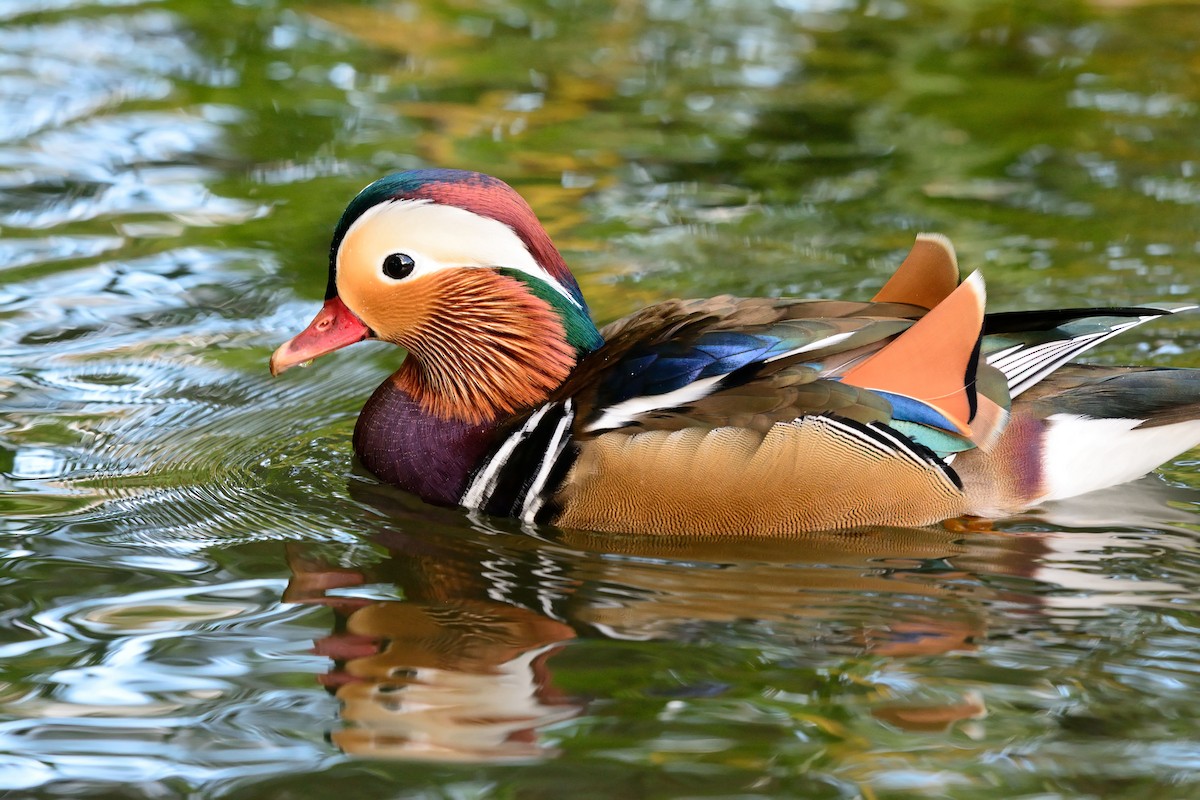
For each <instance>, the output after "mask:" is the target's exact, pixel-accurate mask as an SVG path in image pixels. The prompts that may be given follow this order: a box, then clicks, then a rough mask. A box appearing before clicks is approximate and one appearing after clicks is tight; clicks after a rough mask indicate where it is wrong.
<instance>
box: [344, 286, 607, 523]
mask: <svg viewBox="0 0 1200 800" xmlns="http://www.w3.org/2000/svg"><path fill="white" fill-rule="evenodd" d="M479 272H484V271H482V270H481V271H479ZM486 275H491V280H490V282H489V281H488V279H487V277H486ZM475 277H476V276H470V275H468V280H465V281H464V282H463V285H461V286H459V287H457V289H458V291H456V292H455V293H453V294H447V295H443V296H444V297H449V298H453V300H446V301H444V307H443V308H439V309H438V310H437V313H434V314H431V315H429V317H428V318H427V319H426V321H425V322H424V323H423V324H422V326H421V328H420V330H419V331H417V332H416V333H415V334H414V335H412V336H411V337H406V338H405V340H404V341H401V342H399V344H402V345H403V346H405V347H406V348H407V349H408V351H409V355H408V357H407V358H405V360H404V363H403V364H402V365H401V367H400V369H399V370H397V372H396V373H395V374H393V375H392V376H391V377H390V378H389V379H388V380H386V381H384V383H383V384H382V385H381V386H380V387H379V388H378V389H376V390H375V393H374V394H373V395H372V396H371V399H370V400H369V401H368V402H367V405H366V406H365V407H364V408H363V411H362V414H361V415H360V416H359V419H358V425H357V427H356V428H355V431H354V449H355V452H356V453H357V454H358V456H359V459H360V460H361V461H362V463H363V465H364V466H365V467H366V468H367V469H368V470H370V471H371V472H372V473H373V474H375V475H376V476H377V477H379V478H380V479H382V480H383V481H386V482H387V483H390V484H393V485H395V486H399V487H400V488H402V489H405V490H407V491H410V492H413V493H414V494H416V495H418V496H420V497H421V498H423V499H425V500H427V501H429V502H433V503H440V504H443V505H454V504H457V503H458V501H459V498H460V497H461V496H462V493H463V491H465V489H466V484H467V481H468V479H469V477H470V475H471V473H472V472H473V471H474V470H475V468H476V467H477V466H478V464H479V463H480V461H481V460H482V459H483V458H484V456H485V455H486V454H487V452H488V451H489V450H490V449H491V448H492V447H493V446H494V445H495V443H496V441H497V439H498V438H499V437H500V436H501V435H502V432H503V431H504V430H505V429H506V428H507V427H508V424H509V422H510V421H511V420H512V418H513V417H514V416H515V415H517V414H519V413H520V412H521V411H522V410H524V409H528V408H532V407H535V406H537V405H539V404H541V403H543V402H545V401H546V400H547V399H549V397H550V396H551V394H552V393H553V392H554V390H555V389H557V388H558V387H559V386H560V385H561V384H562V382H563V381H564V380H565V379H566V377H567V376H568V375H569V374H570V373H571V370H572V369H573V368H574V366H575V363H576V361H577V360H578V359H579V358H580V357H581V356H582V355H584V354H586V353H588V352H591V351H592V350H594V349H596V348H597V347H599V346H600V344H601V343H602V342H603V340H602V339H601V337H600V334H599V332H597V331H596V328H595V326H594V325H593V324H592V322H591V320H590V318H588V316H587V314H586V313H584V312H582V310H581V309H579V308H578V307H576V306H574V305H573V304H572V303H571V302H570V301H569V300H567V298H565V297H563V296H562V295H559V294H558V293H557V292H555V291H554V289H553V288H552V287H549V286H547V285H544V284H543V285H541V286H532V287H531V286H530V285H529V284H530V280H525V279H518V278H515V277H512V276H508V275H504V274H502V273H496V272H492V271H490V270H489V271H487V272H486V273H485V275H483V276H479V277H480V278H481V281H480V284H479V285H476V284H475V283H474V279H475ZM532 280H536V279H532ZM538 283H540V282H538ZM484 284H487V285H486V291H481V290H480V286H481V285H484Z"/></svg>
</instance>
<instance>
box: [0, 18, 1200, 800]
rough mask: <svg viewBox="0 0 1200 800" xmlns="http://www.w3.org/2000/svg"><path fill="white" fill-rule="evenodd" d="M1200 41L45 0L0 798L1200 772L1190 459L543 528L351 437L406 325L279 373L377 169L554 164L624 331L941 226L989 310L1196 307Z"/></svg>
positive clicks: (1183, 24) (1052, 787)
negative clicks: (675, 308) (868, 506)
mask: <svg viewBox="0 0 1200 800" xmlns="http://www.w3.org/2000/svg"><path fill="white" fill-rule="evenodd" d="M1198 42H1200V15H1197V14H1196V13H1195V10H1194V9H1193V8H1191V7H1190V6H1188V5H1178V6H1175V5H1168V4H1158V3H1138V2H1119V3H1118V2H1097V3H1092V4H1088V3H1070V2H1063V3H1056V4H1050V5H1048V6H1047V5H1044V4H1043V5H1035V4H1024V5H1022V4H1017V5H1015V6H1014V5H1013V4H1009V3H999V2H997V3H987V2H983V3H958V2H953V0H942V2H921V1H919V0H913V2H870V3H857V2H838V1H837V0H813V1H812V2H803V1H800V2H779V3H775V4H765V3H761V4H758V3H747V4H740V3H725V2H709V3H692V2H676V1H674V0H654V2H649V3H617V4H611V3H591V2H582V1H580V2H576V1H573V0H552V1H551V2H522V0H498V2H493V3H487V4H470V3H442V2H382V1H380V2H361V3H360V2H355V3H349V2H316V3H301V2H291V0H279V1H278V2H268V1H267V0H262V1H261V2H250V1H248V0H247V1H246V2H238V3H228V4H225V3H221V4H217V3H209V2H204V1H203V0H164V2H136V0H129V1H128V2H120V1H119V0H111V1H110V2H101V1H99V0H9V2H7V3H5V4H4V5H3V7H2V8H0V276H2V279H0V537H2V538H0V547H2V551H0V552H2V554H3V557H4V568H3V571H2V572H0V581H3V584H4V596H5V598H6V600H5V602H4V603H3V604H0V614H2V615H3V625H0V665H2V666H0V792H4V791H7V792H8V795H6V796H11V797H14V798H16V797H21V798H24V797H65V796H85V797H100V796H103V797H130V798H135V797H136V798H142V797H145V798H161V797H189V798H193V797H194V798H209V797H211V798H257V797H262V798H287V797H318V796H325V795H328V794H331V793H334V792H342V793H344V794H351V795H353V796H361V797H373V796H380V797H405V798H409V797H430V798H442V797H452V798H473V797H521V798H536V797H546V798H559V797H564V796H570V797H582V798H586V797H597V798H600V797H605V798H607V797H712V798H716V797H722V798H732V797H738V798H748V797H780V798H783V797H818V798H819V797H830V798H843V797H844V798H854V797H864V798H910V797H963V798H968V797H970V798H978V797H995V798H1018V797H1029V798H1035V797H1036V798H1049V797H1071V798H1076V797H1105V798H1109V797H1130V798H1133V797H1146V796H1156V797H1183V796H1192V795H1196V794H1200V786H1198V785H1197V775H1198V774H1200V773H1198V768H1200V728H1198V727H1197V725H1196V723H1195V719H1196V718H1197V717H1200V647H1198V646H1197V641H1198V638H1197V633H1198V629H1200V615H1198V611H1200V600H1198V595H1200V579H1198V578H1197V577H1196V576H1197V572H1198V570H1197V567H1198V563H1197V562H1198V561H1200V551H1198V548H1197V544H1198V540H1197V536H1198V532H1200V462H1198V461H1197V460H1196V453H1191V454H1187V455H1184V456H1182V457H1181V458H1179V459H1177V460H1176V461H1175V462H1173V463H1171V464H1168V465H1166V466H1165V467H1164V469H1163V470H1161V472H1160V474H1157V475H1155V476H1151V477H1149V478H1146V479H1144V480H1142V481H1139V482H1137V483H1135V484H1133V485H1131V486H1128V487H1123V488H1121V489H1119V490H1113V491H1110V492H1105V493H1102V494H1099V495H1096V496H1094V497H1090V498H1087V499H1086V500H1083V501H1080V502H1075V503H1072V504H1069V505H1064V506H1060V507H1057V508H1052V509H1046V510H1043V511H1039V512H1037V513H1035V514H1031V515H1028V516H1026V517H1023V518H1020V519H1015V520H1003V521H996V522H995V523H981V524H978V525H972V526H965V525H949V526H946V527H944V528H941V529H937V530H923V531H916V530H906V529H886V530H876V531H871V532H860V533H857V534H829V535H814V536H811V537H805V538H803V539H799V540H792V541H753V540H746V539H744V538H741V537H738V538H731V539H730V540H728V541H720V542H717V541H704V542H693V543H680V542H673V541H648V540H645V539H639V538H629V537H612V536H596V535H591V534H586V533H583V532H572V531H556V530H552V529H544V530H537V531H528V530H521V529H520V528H519V527H518V526H514V525H512V524H510V523H508V522H506V521H503V520H494V519H488V518H483V517H478V516H468V515H466V514H463V513H461V512H458V511H454V510H445V509H434V508H430V507H427V506H424V505H422V504H421V503H419V502H418V501H416V500H414V499H412V498H408V497H404V496H401V495H399V494H397V493H395V492H393V491H390V490H388V489H387V488H386V487H380V486H378V485H377V484H376V483H375V482H374V481H373V480H371V479H370V478H369V477H367V476H365V475H363V474H361V472H359V471H356V470H355V468H354V467H353V465H352V463H351V458H350V434H351V431H352V428H353V423H354V419H355V417H356V415H357V412H358V409H359V407H360V406H361V404H362V403H363V401H364V400H365V398H366V396H367V395H368V393H369V392H370V390H371V389H372V388H373V387H374V386H375V385H376V384H377V383H378V382H379V381H380V380H382V378H383V377H384V376H385V375H386V374H388V372H389V371H390V370H391V369H393V368H394V367H395V364H396V361H397V357H398V354H397V353H395V352H393V351H392V350H391V349H390V348H388V347H386V346H379V345H362V346H359V347H358V348H355V349H354V350H351V351H348V352H344V353H341V354H338V355H336V356H332V357H329V358H326V359H322V360H321V361H320V362H318V364H317V365H315V366H314V367H313V368H312V369H311V370H308V371H306V372H299V371H297V372H295V373H291V372H289V373H288V375H287V376H285V377H283V378H281V379H278V380H272V379H271V378H270V377H269V376H268V375H267V371H266V359H267V357H268V355H269V354H270V352H271V350H272V349H273V348H274V347H275V346H276V345H277V344H278V343H279V342H280V341H282V340H283V339H285V338H287V337H288V336H290V335H292V334H293V333H295V332H296V331H298V330H299V328H300V327H301V326H302V325H303V324H305V323H306V322H307V321H308V319H310V318H311V316H312V314H313V313H314V311H315V310H316V308H317V304H318V301H319V299H320V296H321V294H322V292H323V290H324V285H325V277H324V272H325V268H326V266H325V263H324V259H325V258H326V254H327V249H328V239H329V235H330V232H331V229H332V226H333V224H334V222H335V221H336V218H337V216H338V215H339V214H340V213H341V209H342V207H343V206H344V204H345V202H346V201H347V200H348V199H349V198H350V197H352V196H353V194H354V193H355V192H356V191H357V190H358V188H359V187H361V186H362V185H363V184H365V183H366V182H368V181H370V180H372V179H373V178H375V177H377V176H378V175H379V174H382V173H383V172H386V171H390V170H395V169H403V168H408V167H415V166H426V165H439V166H450V167H460V168H471V169H479V170H483V171H486V172H491V173H493V174H496V175H498V176H500V177H502V178H504V179H505V180H507V181H509V182H510V183H512V184H513V185H514V186H516V187H517V188H518V189H520V191H521V192H522V193H523V194H524V195H525V196H526V197H527V198H528V199H529V200H530V202H531V203H532V204H533V205H534V207H535V208H536V209H537V211H538V213H539V214H540V215H541V217H542V219H543V220H544V222H545V223H546V226H547V228H548V229H549V230H550V232H551V233H552V235H553V236H554V237H555V239H556V241H557V242H559V244H560V246H561V247H562V249H563V251H564V253H565V255H566V256H567V258H568V260H569V261H570V263H571V264H572V266H573V268H574V270H575V272H576V274H577V275H578V276H579V278H580V282H581V284H582V286H583V288H584V291H585V293H586V294H587V296H588V298H589V301H590V303H591V305H592V309H593V312H594V313H595V315H596V316H597V318H598V319H599V320H600V321H601V322H606V321H609V320H611V319H614V318H616V317H618V316H620V315H622V314H624V313H628V312H629V311H632V310H633V309H635V308H638V307H640V306H642V305H644V304H646V303H648V302H653V301H655V300H660V299H665V298H668V297H672V296H705V295H711V294H715V293H719V292H735V293H739V294H745V295H754V294H767V295H802V296H821V297H838V296H847V297H869V296H870V295H871V293H872V292H873V291H874V289H875V287H877V286H878V285H879V284H880V283H881V282H882V281H883V280H884V278H885V277H886V276H887V274H888V273H889V270H890V269H892V268H894V267H895V265H896V264H897V263H898V262H899V260H900V259H901V258H902V256H903V254H904V252H905V251H906V250H907V248H908V246H909V244H910V243H911V241H912V238H913V236H914V234H915V233H916V232H917V231H922V230H935V231H941V232H944V233H946V234H948V235H950V236H951V237H952V238H953V239H954V240H955V241H956V242H957V244H958V246H959V253H960V259H961V261H962V263H963V265H964V266H965V267H966V268H968V269H976V268H978V269H982V270H983V271H984V273H985V275H986V276H987V280H988V289H989V297H990V301H989V302H990V303H991V305H992V307H994V308H997V309H1014V308H1023V307H1051V306H1055V305H1084V304H1104V305H1107V304H1114V303H1140V302H1153V301H1179V300H1183V299H1195V298H1196V297H1197V296H1198V295H1200V268H1198V267H1197V263H1198V260H1200V216H1198V214H1197V211H1198V206H1200V175H1198V171H1200V161H1197V153H1200V88H1197V87H1200V81H1197V74H1198V72H1197V71H1198V70H1200V44H1197V43H1198ZM1198 345H1200V315H1194V316H1193V317H1191V318H1188V317H1187V316H1181V317H1177V318H1174V319H1171V320H1167V321H1162V322H1156V323H1155V324H1154V325H1152V326H1146V327H1145V328H1141V329H1139V330H1138V331H1136V332H1134V333H1131V334H1129V335H1127V336H1126V337H1125V338H1124V339H1123V340H1121V341H1119V342H1116V343H1114V344H1113V345H1112V346H1111V347H1109V348H1107V349H1105V350H1103V351H1102V352H1099V353H1097V354H1096V356H1095V358H1096V359H1097V360H1100V361H1104V362H1110V363H1119V362H1136V363H1147V364H1159V365H1171V366H1192V367H1200V355H1197V353H1198V349H1200V348H1198Z"/></svg>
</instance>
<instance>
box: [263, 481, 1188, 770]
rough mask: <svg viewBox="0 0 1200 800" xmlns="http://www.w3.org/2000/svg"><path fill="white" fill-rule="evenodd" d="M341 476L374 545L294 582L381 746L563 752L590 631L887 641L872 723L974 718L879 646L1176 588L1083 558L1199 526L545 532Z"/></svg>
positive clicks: (875, 644) (971, 637)
mask: <svg viewBox="0 0 1200 800" xmlns="http://www.w3.org/2000/svg"><path fill="white" fill-rule="evenodd" d="M352 487H353V489H354V496H355V498H356V499H357V500H359V501H360V502H361V503H363V504H364V505H365V506H366V507H367V508H368V510H369V511H371V512H374V513H375V514H377V515H378V516H376V517H375V518H374V519H373V520H371V521H370V522H371V524H372V525H374V526H375V528H376V530H377V533H376V535H375V536H374V537H373V538H372V540H371V544H372V545H373V546H374V550H373V551H372V555H371V556H370V557H369V558H363V557H361V556H356V557H354V558H352V559H350V561H351V562H352V563H353V564H354V565H345V564H341V563H339V561H338V560H339V559H345V558H346V554H345V553H340V554H331V555H323V554H322V553H321V551H320V549H319V546H301V545H293V546H291V548H290V550H289V554H288V555H289V563H290V565H291V570H292V580H291V582H290V584H289V587H288V590H287V594H286V595H285V600H286V601H289V602H298V603H320V604H323V605H326V606H329V607H330V608H331V609H332V610H333V612H334V627H333V630H332V632H331V633H330V635H329V636H327V637H325V638H323V639H322V640H320V641H319V642H318V643H317V652H319V653H321V654H323V655H325V656H327V657H329V658H330V659H332V661H333V665H334V666H333V668H332V670H331V671H330V672H329V674H328V675H326V676H324V678H323V680H324V682H325V683H326V685H327V686H328V688H329V690H330V691H332V692H334V693H336V696H337V697H338V699H339V700H340V701H341V702H342V704H343V712H342V716H343V721H344V722H345V723H346V726H345V727H344V728H343V729H342V730H339V731H337V732H336V733H334V734H333V740H334V742H335V744H336V745H337V746H338V747H340V748H341V749H343V750H344V751H346V752H348V753H353V754H359V755H368V756H374V757H384V758H420V759H428V760H433V759H442V760H449V759H453V760H467V761H477V762H479V761H492V762H494V761H513V760H518V761H519V760H530V759H539V758H545V757H550V756H553V755H554V753H555V749H554V745H553V736H552V734H551V733H550V732H549V730H548V729H550V728H551V727H552V726H554V725H556V724H557V723H561V722H564V721H566V720H569V719H571V718H573V717H575V716H577V715H579V714H580V713H582V712H583V711H584V709H585V707H586V704H587V702H588V699H587V698H582V697H577V696H571V695H569V694H568V693H566V692H563V691H561V690H559V689H558V688H556V686H555V683H554V673H553V671H552V669H551V667H552V666H553V663H554V659H555V656H556V654H558V653H560V652H562V651H563V650H564V649H565V648H566V647H568V646H569V643H570V642H572V641H573V640H577V639H580V638H605V639H619V640H666V641H675V642H682V643H695V642H700V643H702V642H705V641H710V640H720V641H721V642H722V643H729V642H733V643H734V644H742V645H745V646H746V647H747V648H748V649H755V648H758V647H762V646H770V647H790V648H793V649H794V650H795V652H796V653H797V654H798V655H799V656H800V657H805V656H804V654H806V653H807V654H809V655H810V656H811V657H814V658H815V657H820V658H837V657H839V656H841V657H845V658H850V659H854V658H860V657H868V658H878V659H880V661H879V665H878V668H877V669H875V670H874V673H873V674H874V675H875V676H876V680H877V683H878V687H877V692H876V695H877V697H876V699H877V702H876V703H875V704H874V706H873V707H872V708H871V709H870V713H871V714H872V715H873V716H874V717H875V718H876V719H877V720H879V721H880V722H882V723H885V724H887V725H891V726H894V727H899V728H903V729H905V730H911V731H930V730H934V729H943V728H945V727H948V726H951V725H955V724H959V723H963V722H964V721H967V720H978V719H980V718H982V717H984V716H985V715H986V707H985V705H984V703H983V699H982V697H980V696H979V695H978V694H977V693H973V692H971V691H970V690H967V691H964V692H962V693H960V694H957V695H954V694H953V693H951V695H949V696H946V697H940V698H936V699H935V700H933V701H932V702H930V701H929V699H928V698H908V697H903V696H898V695H897V694H896V692H895V690H894V689H893V688H891V687H890V684H889V681H888V680H887V679H886V677H885V676H886V675H887V673H888V670H889V669H890V668H891V666H890V665H892V664H902V662H903V659H906V658H914V657H937V656H947V655H951V654H955V653H965V652H969V651H972V650H974V649H976V648H978V647H980V646H981V644H982V643H984V642H985V641H986V640H988V639H989V638H999V637H1008V636H1017V635H1019V634H1020V632H1022V631H1025V632H1027V631H1028V630H1030V629H1033V628H1039V627H1041V628H1053V627H1054V626H1055V625H1056V624H1059V623H1058V622H1056V621H1055V617H1056V615H1057V616H1059V617H1061V616H1062V615H1070V614H1078V613H1094V609H1095V608H1096V607H1098V606H1103V605H1107V604H1116V603H1121V602H1128V601H1130V598H1131V597H1132V598H1134V599H1135V600H1136V602H1138V603H1141V604H1147V603H1150V604H1153V603H1155V602H1157V601H1156V597H1157V598H1160V599H1161V601H1162V602H1164V603H1165V602H1168V601H1169V600H1170V599H1171V598H1178V597H1179V596H1180V593H1182V592H1183V591H1184V590H1183V589H1182V587H1180V586H1176V585H1174V584H1170V583H1166V582H1154V581H1146V580H1145V579H1141V580H1130V581H1123V580H1121V579H1120V578H1119V577H1115V576H1113V575H1111V574H1105V573H1097V572H1096V571H1095V570H1094V565H1095V561H1097V560H1100V559H1106V560H1115V559H1121V558H1146V557H1147V556H1149V555H1153V554H1154V552H1156V551H1157V550H1161V549H1162V548H1163V547H1184V548H1191V547H1193V546H1194V537H1193V536H1191V535H1190V534H1187V535H1185V532H1181V533H1178V534H1173V533H1168V532H1162V531H1159V532H1156V533H1134V534H1121V533H1113V532H1100V533H1095V532H1093V533H1088V532H1063V531H1051V530H1046V531H1042V532H1029V531H1022V532H1018V533H1008V532H1004V531H999V530H994V529H991V528H989V527H987V526H985V525H978V526H976V527H977V528H979V529H973V528H972V527H971V526H968V525H961V526H958V527H957V529H956V528H955V526H947V527H944V528H937V529H886V528H880V529H871V530H862V531H851V532H835V533H828V534H812V535H806V536H805V537H803V538H801V539H794V540H770V539H758V540H747V539H745V538H736V537H730V538H729V539H726V540H700V541H696V540H688V541H685V540H681V539H664V538H648V537H620V536H613V535H611V534H604V535H600V534H593V533H587V532H571V531H562V532H555V533H554V534H553V538H542V536H543V534H544V533H545V532H542V533H533V532H529V531H522V530H520V529H519V528H515V527H510V528H497V527H492V526H493V525H494V524H506V523H496V522H495V521H489V520H483V519H472V520H469V522H470V524H465V523H466V522H468V518H466V517H464V515H463V514H462V513H460V512H458V511H454V510H447V509H435V508H431V507H429V506H425V505H423V504H421V503H420V502H419V501H416V500H415V499H412V498H409V497H407V496H404V495H401V494H399V493H397V492H393V491H392V490H390V489H387V488H385V487H378V486H375V485H374V484H368V483H355V484H352ZM1034 524H1037V523H1036V521H1035V520H1029V521H1026V526H1027V527H1029V526H1033V525H1034ZM1072 581H1076V583H1074V584H1072ZM1048 585H1049V587H1050V588H1048ZM1057 587H1064V588H1067V589H1070V590H1073V592H1074V593H1067V594H1066V595H1065V596H1064V593H1062V592H1055V591H1053V588H1057ZM1066 624H1068V625H1069V620H1068V622H1067V623H1066ZM899 668H902V667H899ZM682 691H684V693H685V695H686V691H687V687H683V688H682ZM970 724H971V725H976V724H978V723H974V722H971V723H970Z"/></svg>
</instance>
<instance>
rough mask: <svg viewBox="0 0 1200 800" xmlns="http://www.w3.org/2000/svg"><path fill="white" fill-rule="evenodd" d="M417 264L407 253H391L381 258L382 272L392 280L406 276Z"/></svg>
mask: <svg viewBox="0 0 1200 800" xmlns="http://www.w3.org/2000/svg"><path fill="white" fill-rule="evenodd" d="M416 266H417V265H416V264H415V263H414V262H413V260H412V256H410V255H408V254H407V253H392V254H391V255H390V256H388V257H387V258H385V259H383V274H384V275H387V276H388V277H389V278H391V279H392V280H394V281H398V280H401V279H402V278H407V277H408V276H409V275H411V274H412V271H413V268H414V267H416Z"/></svg>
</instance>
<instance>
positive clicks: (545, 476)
mask: <svg viewBox="0 0 1200 800" xmlns="http://www.w3.org/2000/svg"><path fill="white" fill-rule="evenodd" d="M574 419H575V406H574V404H573V403H572V402H571V401H570V400H566V401H564V402H562V403H551V404H548V405H544V406H542V407H541V408H539V409H538V410H537V411H535V412H533V414H531V415H530V416H529V419H527V420H525V424H523V425H522V426H521V427H520V428H518V429H517V430H515V431H513V432H512V433H510V434H509V435H508V437H507V438H505V439H504V440H503V441H502V442H500V444H499V445H498V446H497V447H496V448H495V450H494V451H493V452H492V455H491V456H490V457H489V458H488V459H487V460H486V461H484V462H483V464H482V465H481V466H480V467H479V469H478V470H477V471H476V472H475V474H474V476H473V477H472V478H471V482H470V484H469V485H468V486H467V490H466V491H465V492H463V495H462V498H461V499H460V500H459V504H460V505H462V506H464V507H466V508H470V509H475V510H478V511H483V512H485V513H488V514H496V515H498V516H514V517H518V518H520V519H521V520H522V521H524V522H528V523H533V522H540V521H542V518H543V516H544V515H543V513H542V512H543V511H546V512H549V510H550V509H548V508H547V505H546V503H547V500H548V499H549V498H548V497H547V496H545V495H544V494H543V493H544V492H546V491H547V490H549V491H553V489H554V487H555V486H556V485H557V484H558V482H559V481H560V480H561V479H562V477H563V475H565V474H566V471H567V470H568V469H570V466H571V463H572V462H573V461H574V450H573V449H572V448H570V447H568V444H569V441H570V438H571V437H570V431H571V423H572V422H573V421H574Z"/></svg>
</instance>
